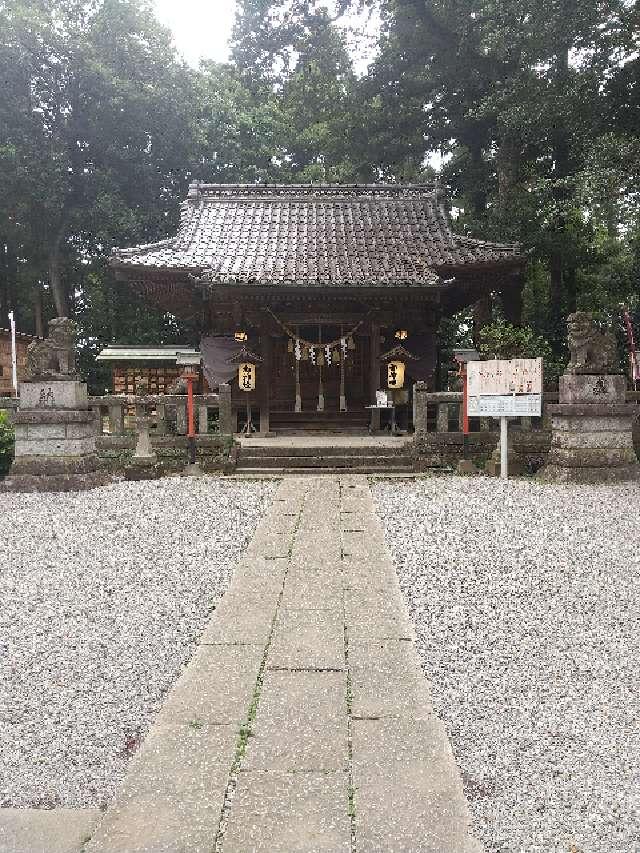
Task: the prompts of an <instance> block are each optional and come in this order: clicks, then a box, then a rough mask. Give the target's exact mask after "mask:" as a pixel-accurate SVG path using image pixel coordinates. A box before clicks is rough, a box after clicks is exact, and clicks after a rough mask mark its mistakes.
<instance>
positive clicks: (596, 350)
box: [565, 311, 617, 375]
mask: <svg viewBox="0 0 640 853" xmlns="http://www.w3.org/2000/svg"><path fill="white" fill-rule="evenodd" d="M567 343H568V345H569V352H570V353H571V360H570V361H569V364H568V365H567V369H566V371H565V372H566V373H573V374H574V375H579V374H586V375H593V374H596V375H597V374H610V373H616V372H617V371H616V370H615V367H616V363H617V351H616V350H617V347H616V339H615V337H614V336H613V335H612V334H611V332H601V331H600V330H599V329H598V327H597V325H596V323H595V321H594V319H593V316H592V315H591V314H589V313H588V312H587V311H576V312H575V313H574V314H569V316H568V317H567Z"/></svg>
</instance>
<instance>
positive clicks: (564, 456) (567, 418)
mask: <svg viewBox="0 0 640 853" xmlns="http://www.w3.org/2000/svg"><path fill="white" fill-rule="evenodd" d="M564 378H565V379H571V378H573V379H579V380H589V381H592V380H595V379H606V380H616V387H618V386H619V387H618V390H620V389H622V390H624V388H625V385H626V380H625V377H624V376H605V377H594V376H577V377H564ZM549 408H550V413H551V423H552V439H551V449H550V451H549V455H548V457H547V462H546V465H545V466H544V467H543V468H542V469H541V471H540V472H539V475H538V476H539V478H540V479H541V480H543V481H545V482H554V483H614V482H616V483H617V482H624V481H628V480H637V479H638V478H639V477H640V464H639V463H638V458H637V456H636V453H635V450H634V446H633V424H634V421H635V419H636V418H637V416H638V407H637V406H635V405H633V404H625V403H620V402H617V403H613V402H610V403H602V402H595V403H592V404H591V405H588V404H586V403H584V402H577V403H575V404H569V403H566V402H563V403H561V404H560V405H557V406H550V407H549Z"/></svg>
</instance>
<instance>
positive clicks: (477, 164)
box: [469, 142, 487, 217]
mask: <svg viewBox="0 0 640 853" xmlns="http://www.w3.org/2000/svg"><path fill="white" fill-rule="evenodd" d="M469 150H470V154H471V163H472V172H473V179H472V180H473V188H472V190H471V207H472V209H473V213H474V215H475V216H477V217H481V216H484V214H485V213H486V212H487V190H486V186H485V182H484V161H483V159H482V145H481V144H480V143H479V142H474V143H472V144H471V145H470V146H469Z"/></svg>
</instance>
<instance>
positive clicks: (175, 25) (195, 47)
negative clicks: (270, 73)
mask: <svg viewBox="0 0 640 853" xmlns="http://www.w3.org/2000/svg"><path fill="white" fill-rule="evenodd" d="M327 2H328V3H330V0H327ZM153 4H154V6H155V10H156V15H157V17H158V19H159V20H160V22H161V23H163V24H164V25H165V26H166V27H168V28H169V29H170V30H171V31H172V32H173V37H174V40H175V43H176V47H177V48H178V51H179V52H180V53H181V54H182V56H183V57H184V58H185V59H186V60H187V62H188V63H189V64H190V65H193V66H194V67H197V65H198V62H199V61H200V59H215V60H217V61H218V62H224V61H225V60H227V59H228V58H229V38H230V36H231V30H232V27H233V22H234V18H235V9H236V0H153ZM365 20H366V19H365V18H364V17H363V16H360V17H359V16H348V17H347V18H345V24H362V23H363V22H364V21H365ZM377 29H378V19H377V17H373V18H371V19H370V20H368V23H367V24H366V35H365V36H364V37H363V38H360V39H359V40H358V41H357V42H354V41H353V39H352V38H350V39H349V44H350V47H351V53H352V57H353V60H354V67H355V69H356V71H357V72H360V73H362V72H364V71H365V70H366V67H367V63H368V61H369V60H370V59H371V58H372V56H373V51H374V49H375V42H376V34H377Z"/></svg>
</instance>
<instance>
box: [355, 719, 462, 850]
mask: <svg viewBox="0 0 640 853" xmlns="http://www.w3.org/2000/svg"><path fill="white" fill-rule="evenodd" d="M352 732H353V784H354V788H355V814H356V837H357V839H358V853H388V851H391V850H393V851H394V853H416V851H420V853H448V851H451V853H467V851H471V850H472V849H473V846H472V844H471V838H470V835H469V822H470V817H469V812H468V808H467V804H466V801H465V799H464V795H463V793H462V782H461V779H460V775H459V773H458V770H457V768H456V765H455V762H454V759H453V754H452V752H451V747H450V745H449V742H448V740H447V737H446V733H445V731H444V727H443V726H442V723H441V722H440V721H439V720H438V719H437V718H435V717H434V718H432V719H429V720H427V719H425V720H406V719H397V718H388V719H382V720H354V721H353V724H352Z"/></svg>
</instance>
